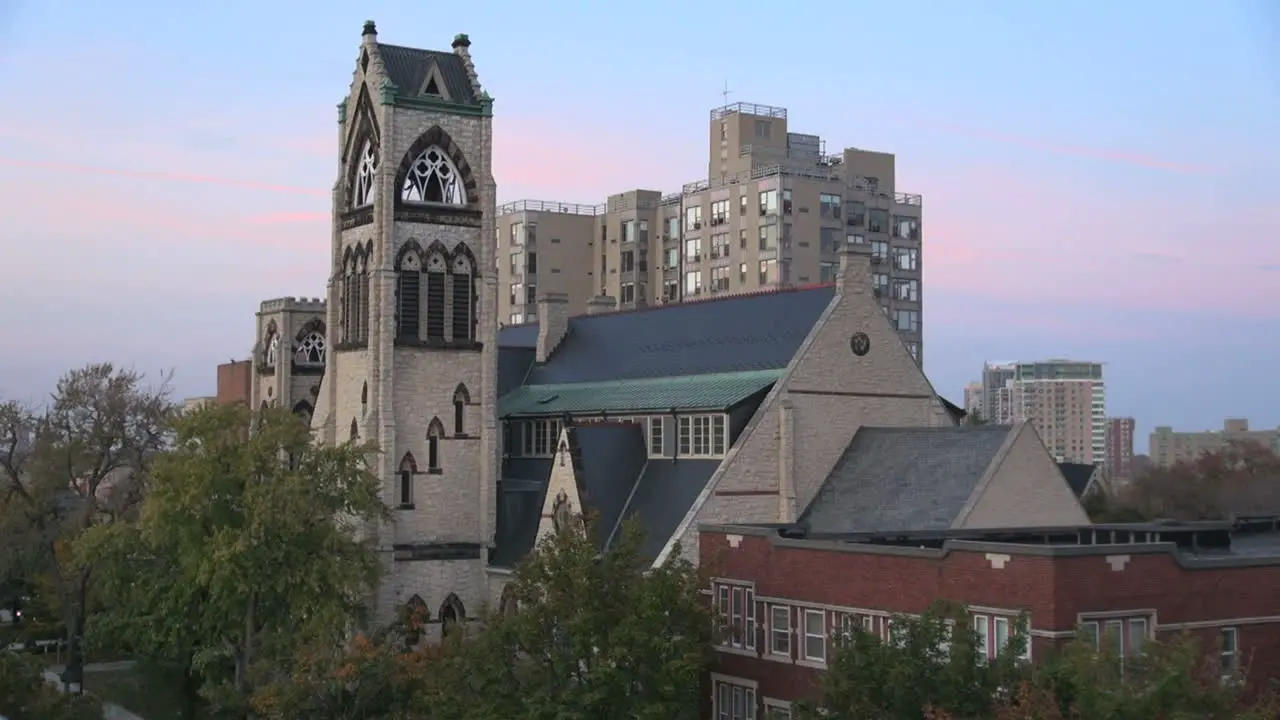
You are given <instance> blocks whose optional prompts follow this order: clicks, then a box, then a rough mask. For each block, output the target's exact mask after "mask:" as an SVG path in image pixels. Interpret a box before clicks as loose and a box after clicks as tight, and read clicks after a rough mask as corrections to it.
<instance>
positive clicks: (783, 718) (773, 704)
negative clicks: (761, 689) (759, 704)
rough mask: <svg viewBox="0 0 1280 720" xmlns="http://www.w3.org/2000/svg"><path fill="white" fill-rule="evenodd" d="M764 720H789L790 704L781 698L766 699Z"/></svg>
mask: <svg viewBox="0 0 1280 720" xmlns="http://www.w3.org/2000/svg"><path fill="white" fill-rule="evenodd" d="M764 720H791V704H790V703H787V702H783V701H781V700H768V699H766V700H765V701H764Z"/></svg>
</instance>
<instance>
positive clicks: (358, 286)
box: [355, 245, 373, 342]
mask: <svg viewBox="0 0 1280 720" xmlns="http://www.w3.org/2000/svg"><path fill="white" fill-rule="evenodd" d="M372 252H373V248H372V246H371V245H365V247H363V248H361V249H360V251H359V252H358V253H357V254H356V258H355V259H356V267H355V270H356V278H355V296H356V302H355V305H356V319H355V326H356V341H357V342H366V341H368V340H369V255H370V254H371V253H372Z"/></svg>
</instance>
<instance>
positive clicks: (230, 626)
mask: <svg viewBox="0 0 1280 720" xmlns="http://www.w3.org/2000/svg"><path fill="white" fill-rule="evenodd" d="M251 422H252V427H253V431H252V432H249V428H250V426H251ZM372 450H373V449H372V448H371V447H368V446H364V445H356V444H350V443H349V444H345V445H342V446H338V447H326V446H321V445H318V444H316V443H313V442H312V438H311V436H310V432H309V430H308V428H307V427H306V425H305V424H304V423H303V422H301V421H300V420H299V419H298V418H297V416H295V415H293V414H291V413H289V412H288V411H286V410H282V409H278V408H269V409H265V410H263V411H261V412H260V413H257V414H252V415H251V413H250V412H249V411H248V409H247V408H245V407H243V406H240V405H226V406H213V407H208V408H205V409H201V410H198V411H194V412H191V413H186V414H184V415H183V417H182V418H181V419H180V420H178V421H177V422H176V440H175V443H174V447H173V448H172V449H171V450H169V451H168V452H166V453H164V454H163V455H161V456H160V457H159V458H158V459H157V461H156V463H155V466H154V468H153V469H152V472H151V474H150V478H149V482H148V484H147V488H146V490H147V492H146V496H145V499H144V500H143V502H142V505H141V508H140V512H139V516H138V519H137V521H136V522H133V523H127V524H126V523H121V524H113V525H106V526H100V527H95V528H93V529H92V530H91V531H90V532H88V533H86V534H85V536H84V537H83V538H82V539H81V540H80V541H79V542H78V543H77V548H76V549H77V551H78V552H77V555H78V557H80V558H83V559H84V561H85V562H88V561H90V560H92V561H93V562H94V563H95V564H96V567H97V579H98V583H99V585H100V589H101V591H102V593H103V595H104V598H105V599H107V600H109V602H108V603H107V604H106V607H105V609H104V611H103V613H102V616H101V617H100V618H98V620H97V625H98V635H97V636H98V637H100V638H103V639H104V640H105V641H108V642H111V643H113V644H122V645H127V646H128V647H129V648H130V649H131V650H132V651H133V652H134V654H135V656H136V657H138V658H139V659H142V660H147V661H152V662H155V663H158V664H161V665H165V666H168V667H171V668H176V669H177V670H178V671H180V675H181V677H182V678H183V679H184V682H186V683H187V685H188V687H187V690H188V699H189V708H188V710H189V711H192V710H193V709H194V708H195V707H196V706H198V705H202V704H213V705H216V706H219V707H227V708H236V707H239V708H243V707H244V704H245V702H246V701H247V698H248V697H249V696H250V695H251V694H252V692H253V689H254V688H255V687H256V686H258V685H260V684H263V683H265V682H267V681H269V680H270V679H271V678H272V677H273V675H274V674H275V673H276V672H278V671H282V668H283V669H284V671H287V667H288V662H289V661H291V660H292V659H293V658H294V657H295V655H296V649H297V648H298V647H299V646H301V645H303V644H306V643H310V642H328V643H332V644H335V645H336V644H340V643H341V642H342V641H343V640H344V639H345V637H346V633H347V631H348V630H349V628H350V625H351V622H352V619H353V618H354V617H356V616H357V615H358V614H359V613H360V611H361V610H362V608H363V602H364V600H365V599H366V597H367V593H368V591H369V589H370V587H371V585H372V583H373V582H374V581H375V580H376V575H377V561H376V557H375V555H374V551H373V548H372V547H370V546H369V545H367V544H366V543H364V542H362V541H361V540H359V539H358V536H357V535H356V534H354V533H353V532H352V530H353V529H354V528H356V527H358V526H359V525H360V524H362V523H367V522H374V521H378V520H380V519H382V518H383V517H384V516H385V512H386V510H385V507H384V506H383V505H382V503H381V501H380V500H379V482H378V480H377V478H376V476H375V475H373V474H372V473H371V472H370V470H369V468H368V465H367V458H368V457H369V455H370V453H371V452H372Z"/></svg>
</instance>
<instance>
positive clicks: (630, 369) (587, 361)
mask: <svg viewBox="0 0 1280 720" xmlns="http://www.w3.org/2000/svg"><path fill="white" fill-rule="evenodd" d="M834 297H835V287H834V286H833V285H822V286H817V287H807V288H798V289H794V290H780V291H775V292H763V293H753V294H747V295H737V296H730V297H727V298H723V299H716V300H706V301H702V302H690V303H680V304H678V305H668V306H665V307H662V308H652V309H648V310H639V311H634V312H616V313H602V314H599V315H581V316H578V317H573V318H570V319H569V330H568V332H567V333H566V335H565V338H564V340H562V341H561V343H560V345H559V346H558V347H557V348H556V350H555V353H554V354H552V356H551V358H550V359H549V360H548V361H547V362H546V363H544V364H542V365H539V366H537V367H535V368H534V369H533V371H532V372H531V373H530V374H529V378H528V383H529V384H534V385H560V384H564V383H584V382H602V381H608V380H634V379H638V378H660V377H676V376H680V375H709V374H713V373H727V372H743V371H748V370H777V369H781V368H785V367H786V366H787V364H788V363H790V362H791V358H792V357H794V356H795V354H796V351H797V350H799V349H800V344H801V343H802V342H804V339H805V337H806V336H808V334H809V331H810V330H812V329H813V326H814V325H815V324H816V323H817V322H818V318H819V317H820V316H821V315H822V311H823V310H826V308H827V305H829V304H830V303H831V300H832V298H834ZM537 338H538V326H537V324H536V323H528V324H524V325H516V326H512V327H505V328H502V329H501V330H500V331H499V333H498V345H499V346H500V347H536V346H537Z"/></svg>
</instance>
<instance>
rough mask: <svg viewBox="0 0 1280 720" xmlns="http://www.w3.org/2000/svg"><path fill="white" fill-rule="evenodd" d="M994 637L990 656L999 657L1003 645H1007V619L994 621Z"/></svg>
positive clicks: (1001, 618) (999, 618) (1000, 618)
mask: <svg viewBox="0 0 1280 720" xmlns="http://www.w3.org/2000/svg"><path fill="white" fill-rule="evenodd" d="M995 626H996V637H995V642H994V643H993V644H992V648H991V654H992V655H999V654H1000V651H1001V650H1004V647H1005V645H1008V644H1009V618H1003V617H998V618H996V619H995Z"/></svg>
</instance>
